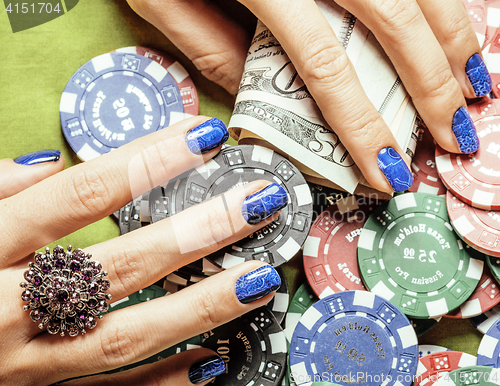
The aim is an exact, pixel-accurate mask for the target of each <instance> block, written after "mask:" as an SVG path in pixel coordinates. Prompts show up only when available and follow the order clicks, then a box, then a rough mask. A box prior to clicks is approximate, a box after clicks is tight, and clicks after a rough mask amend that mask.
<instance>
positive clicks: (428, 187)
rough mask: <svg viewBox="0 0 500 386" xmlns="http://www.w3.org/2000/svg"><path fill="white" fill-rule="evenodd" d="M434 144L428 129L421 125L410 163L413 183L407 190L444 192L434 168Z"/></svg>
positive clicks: (437, 193)
mask: <svg viewBox="0 0 500 386" xmlns="http://www.w3.org/2000/svg"><path fill="white" fill-rule="evenodd" d="M435 149H436V144H435V143H434V139H433V138H432V135H431V133H430V132H429V130H428V129H427V128H426V127H425V126H422V128H421V129H420V132H419V137H418V141H417V148H416V151H415V156H414V157H413V160H412V163H411V170H412V174H413V184H412V186H411V187H410V188H409V189H408V191H409V192H419V193H431V194H436V195H438V196H440V195H443V194H445V193H446V186H444V184H443V183H442V182H441V179H440V178H439V174H438V171H437V168H436V159H435V152H436V150H435Z"/></svg>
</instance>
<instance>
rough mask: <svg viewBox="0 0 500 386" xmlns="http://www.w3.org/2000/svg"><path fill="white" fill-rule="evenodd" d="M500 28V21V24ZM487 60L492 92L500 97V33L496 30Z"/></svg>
mask: <svg viewBox="0 0 500 386" xmlns="http://www.w3.org/2000/svg"><path fill="white" fill-rule="evenodd" d="M498 25H499V26H500V20H499V24H498ZM485 60H487V66H488V70H489V72H490V76H491V83H492V85H493V87H492V89H491V91H493V95H495V97H497V98H499V97H500V31H499V30H498V29H496V32H495V34H494V35H493V38H492V39H491V41H490V45H489V47H488V53H487V55H486V57H485Z"/></svg>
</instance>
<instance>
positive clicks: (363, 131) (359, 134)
mask: <svg viewBox="0 0 500 386" xmlns="http://www.w3.org/2000/svg"><path fill="white" fill-rule="evenodd" d="M384 125H385V122H384V120H383V118H382V116H381V115H380V114H378V113H374V112H372V111H365V112H363V113H361V114H360V113H359V112H358V114H356V115H354V114H353V115H352V116H350V117H348V118H347V119H346V121H345V127H346V129H347V132H348V133H349V135H350V136H351V137H352V138H355V140H356V141H357V142H359V143H361V144H366V145H368V144H370V146H372V145H375V146H377V145H376V144H375V142H377V141H376V140H374V138H378V137H380V136H378V135H374V133H377V132H378V131H379V128H380V127H383V126H384Z"/></svg>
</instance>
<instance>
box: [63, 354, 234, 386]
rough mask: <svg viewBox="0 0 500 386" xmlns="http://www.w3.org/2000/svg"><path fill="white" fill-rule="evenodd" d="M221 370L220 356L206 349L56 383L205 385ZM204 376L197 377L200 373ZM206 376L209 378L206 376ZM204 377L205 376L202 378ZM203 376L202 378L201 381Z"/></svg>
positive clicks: (83, 385) (75, 385) (77, 385)
mask: <svg viewBox="0 0 500 386" xmlns="http://www.w3.org/2000/svg"><path fill="white" fill-rule="evenodd" d="M221 371H222V372H224V371H225V365H224V362H223V361H222V359H220V357H218V356H217V355H215V353H214V352H213V351H211V350H208V349H196V350H188V351H184V352H181V353H179V354H176V355H173V356H171V357H168V358H166V359H162V360H161V361H158V362H155V363H152V364H149V365H144V366H140V367H136V368H134V369H130V370H126V371H120V372H118V373H115V374H110V375H104V374H102V375H94V376H90V377H84V378H79V379H75V380H72V381H68V382H62V383H58V385H61V386H113V385H117V386H118V385H119V386H128V385H130V386H191V385H194V384H195V385H200V386H203V385H206V384H208V383H210V381H211V380H212V379H213V378H214V377H216V376H217V375H220V374H219V373H220V372H221ZM203 372H204V373H205V374H206V376H205V377H200V373H203ZM207 377H209V378H207ZM203 378H205V379H203ZM202 379H203V380H202Z"/></svg>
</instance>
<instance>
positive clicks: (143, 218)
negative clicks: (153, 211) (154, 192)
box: [115, 192, 151, 235]
mask: <svg viewBox="0 0 500 386" xmlns="http://www.w3.org/2000/svg"><path fill="white" fill-rule="evenodd" d="M115 213H116V212H115ZM117 217H118V226H119V228H120V234H122V235H124V234H125V233H128V232H132V231H134V230H136V229H139V228H141V227H143V226H146V225H149V224H150V223H151V221H150V219H149V192H147V193H144V194H143V195H142V196H139V197H138V198H136V199H134V200H133V201H131V202H129V203H128V204H126V205H125V206H124V207H123V208H121V209H120V210H119V211H118V213H117Z"/></svg>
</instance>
